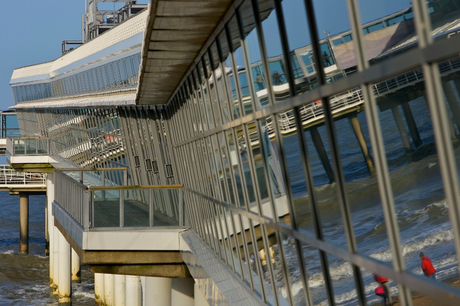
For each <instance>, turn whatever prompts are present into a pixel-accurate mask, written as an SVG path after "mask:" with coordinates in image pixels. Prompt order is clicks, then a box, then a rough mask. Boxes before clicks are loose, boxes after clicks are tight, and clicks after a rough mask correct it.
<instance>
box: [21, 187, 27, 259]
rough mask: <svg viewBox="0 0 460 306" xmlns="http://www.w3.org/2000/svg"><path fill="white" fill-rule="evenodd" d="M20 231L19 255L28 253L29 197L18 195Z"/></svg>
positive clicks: (23, 194)
mask: <svg viewBox="0 0 460 306" xmlns="http://www.w3.org/2000/svg"><path fill="white" fill-rule="evenodd" d="M19 216H20V221H19V223H20V231H19V245H20V252H21V254H27V253H29V195H28V194H27V193H23V192H20V193H19Z"/></svg>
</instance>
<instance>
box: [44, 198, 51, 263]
mask: <svg viewBox="0 0 460 306" xmlns="http://www.w3.org/2000/svg"><path fill="white" fill-rule="evenodd" d="M49 254H50V236H49V232H48V205H46V206H45V255H49Z"/></svg>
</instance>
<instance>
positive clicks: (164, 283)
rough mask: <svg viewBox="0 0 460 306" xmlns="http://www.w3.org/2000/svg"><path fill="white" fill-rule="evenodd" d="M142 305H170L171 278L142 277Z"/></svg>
mask: <svg viewBox="0 0 460 306" xmlns="http://www.w3.org/2000/svg"><path fill="white" fill-rule="evenodd" d="M143 279H144V282H143V284H142V285H143V290H142V294H143V297H144V299H143V300H144V306H151V305H155V306H171V305H172V304H171V283H172V282H171V278H163V277H143Z"/></svg>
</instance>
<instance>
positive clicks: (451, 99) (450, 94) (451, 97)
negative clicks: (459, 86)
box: [442, 82, 460, 131]
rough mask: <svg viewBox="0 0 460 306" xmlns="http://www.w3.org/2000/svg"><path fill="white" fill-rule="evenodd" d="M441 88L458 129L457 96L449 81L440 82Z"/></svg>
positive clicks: (459, 115)
mask: <svg viewBox="0 0 460 306" xmlns="http://www.w3.org/2000/svg"><path fill="white" fill-rule="evenodd" d="M442 89H443V90H444V94H445V95H446V99H447V103H449V107H450V110H451V111H452V115H453V116H454V120H455V124H456V125H457V127H458V130H459V131H460V106H459V105H458V102H457V98H456V97H455V93H454V90H453V89H452V86H451V85H450V82H442Z"/></svg>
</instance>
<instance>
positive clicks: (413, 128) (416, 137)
mask: <svg viewBox="0 0 460 306" xmlns="http://www.w3.org/2000/svg"><path fill="white" fill-rule="evenodd" d="M425 101H427V100H426V99H425ZM401 107H402V109H403V112H404V117H405V118H406V123H407V127H408V128H409V132H410V135H411V136H412V140H413V141H414V145H415V147H416V148H418V147H420V146H421V145H422V139H421V138H420V134H419V132H418V129H417V125H416V124H415V120H414V116H413V115H412V111H411V109H410V106H409V102H405V103H402V104H401Z"/></svg>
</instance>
